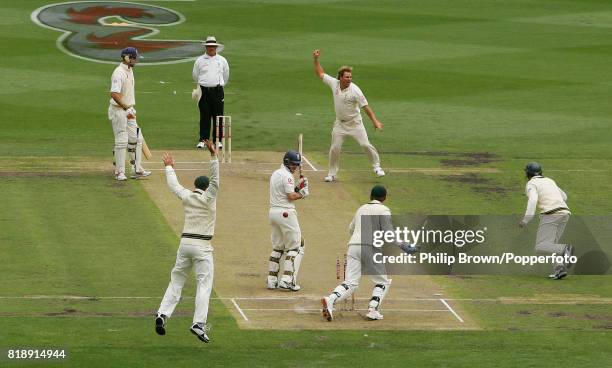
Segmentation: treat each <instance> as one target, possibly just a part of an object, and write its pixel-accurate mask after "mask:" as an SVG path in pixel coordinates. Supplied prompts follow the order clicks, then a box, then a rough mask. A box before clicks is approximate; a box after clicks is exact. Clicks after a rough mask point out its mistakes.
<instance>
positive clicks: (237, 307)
mask: <svg viewBox="0 0 612 368" xmlns="http://www.w3.org/2000/svg"><path fill="white" fill-rule="evenodd" d="M230 300H231V301H232V303H233V304H234V307H236V309H237V310H238V313H240V315H241V316H242V318H244V320H245V321H247V322H248V321H249V319H248V318H247V316H246V314H244V312H243V311H242V309H240V306H239V305H238V303H236V301H235V300H234V299H230Z"/></svg>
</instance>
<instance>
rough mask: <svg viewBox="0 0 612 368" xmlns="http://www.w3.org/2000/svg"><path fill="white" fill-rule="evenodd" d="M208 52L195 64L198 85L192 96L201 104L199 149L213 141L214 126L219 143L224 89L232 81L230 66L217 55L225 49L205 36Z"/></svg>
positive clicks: (215, 40) (221, 133) (214, 39)
mask: <svg viewBox="0 0 612 368" xmlns="http://www.w3.org/2000/svg"><path fill="white" fill-rule="evenodd" d="M203 45H204V47H205V49H206V52H205V53H204V54H203V55H202V56H200V57H198V58H197V59H196V61H195V63H194V64H193V73H192V76H193V80H194V82H196V86H195V89H194V93H193V95H192V97H193V98H194V99H196V100H197V101H198V108H199V109H200V138H199V141H198V144H197V146H196V147H197V148H204V147H205V146H206V145H205V143H204V141H205V140H207V139H210V131H211V128H210V126H211V124H212V126H213V131H212V140H213V142H216V140H217V132H216V127H215V120H216V119H217V116H220V115H223V107H224V106H223V103H224V99H225V94H224V91H223V88H224V87H225V85H226V84H227V82H228V81H229V64H228V63H227V59H225V58H224V57H223V56H221V55H219V54H218V53H217V52H220V51H222V50H223V45H222V44H220V43H217V39H216V38H215V36H208V37H206V41H204V43H203ZM219 129H220V132H219V139H221V138H222V136H223V129H222V127H221V126H220V127H219Z"/></svg>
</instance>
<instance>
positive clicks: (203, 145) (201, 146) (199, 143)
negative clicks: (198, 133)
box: [196, 142, 206, 148]
mask: <svg viewBox="0 0 612 368" xmlns="http://www.w3.org/2000/svg"><path fill="white" fill-rule="evenodd" d="M204 147H206V144H204V142H198V144H197V145H196V148H204Z"/></svg>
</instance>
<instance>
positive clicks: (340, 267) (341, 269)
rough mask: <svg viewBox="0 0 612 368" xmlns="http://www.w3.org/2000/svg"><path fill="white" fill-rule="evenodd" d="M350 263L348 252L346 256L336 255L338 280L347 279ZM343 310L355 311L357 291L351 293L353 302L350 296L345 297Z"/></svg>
mask: <svg viewBox="0 0 612 368" xmlns="http://www.w3.org/2000/svg"><path fill="white" fill-rule="evenodd" d="M347 264H348V258H347V255H346V253H344V257H342V256H341V255H340V254H338V255H337V256H336V280H337V281H340V280H342V281H346V266H347ZM339 310H341V311H354V310H355V293H353V294H351V302H350V304H349V301H348V298H346V299H344V305H343V306H342V307H340V308H339Z"/></svg>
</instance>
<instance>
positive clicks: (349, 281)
mask: <svg viewBox="0 0 612 368" xmlns="http://www.w3.org/2000/svg"><path fill="white" fill-rule="evenodd" d="M369 216H376V217H375V218H376V219H377V220H380V221H376V224H374V223H373V224H367V225H366V224H363V225H365V226H367V227H368V228H369V227H372V232H373V231H377V230H383V231H388V230H391V231H392V230H393V225H392V223H391V210H390V209H389V208H388V207H387V206H385V205H383V204H382V203H381V202H380V201H378V200H371V201H370V202H368V203H366V204H364V205H363V206H361V207H359V209H358V210H357V212H356V213H355V216H354V217H353V221H352V222H351V225H350V227H349V232H350V234H351V239H350V240H349V244H348V251H347V263H346V276H345V281H344V282H342V283H341V284H340V285H338V286H336V288H335V289H334V290H333V291H332V293H331V294H330V295H329V297H328V300H329V302H330V303H331V304H332V306H330V307H331V308H333V304H334V303H336V302H339V301H343V300H344V299H346V298H348V297H350V296H351V294H353V293H354V292H355V290H357V288H358V287H359V279H360V278H361V272H362V270H361V264H362V262H361V253H362V249H363V248H364V247H373V246H372V245H371V244H363V243H362V239H361V232H362V221H363V220H365V221H369V220H370V219H372V218H373V217H369ZM368 231H369V230H368ZM369 263H371V262H369ZM370 279H371V280H372V281H373V282H374V284H375V286H374V289H373V290H372V298H371V299H370V302H369V303H368V309H373V310H376V311H378V310H379V308H380V305H381V303H382V301H383V299H384V298H385V295H386V294H387V292H388V291H389V287H390V286H391V279H389V278H388V277H387V275H386V274H383V273H375V274H372V275H370ZM381 317H382V316H381Z"/></svg>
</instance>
